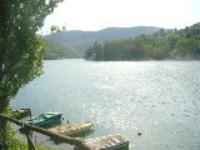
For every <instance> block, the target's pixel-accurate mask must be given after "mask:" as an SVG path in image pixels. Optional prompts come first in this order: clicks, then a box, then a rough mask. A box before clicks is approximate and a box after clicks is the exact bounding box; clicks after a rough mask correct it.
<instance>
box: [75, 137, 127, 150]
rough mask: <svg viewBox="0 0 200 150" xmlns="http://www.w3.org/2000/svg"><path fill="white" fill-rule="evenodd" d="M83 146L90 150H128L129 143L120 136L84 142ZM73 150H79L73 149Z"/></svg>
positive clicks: (77, 149)
mask: <svg viewBox="0 0 200 150" xmlns="http://www.w3.org/2000/svg"><path fill="white" fill-rule="evenodd" d="M84 144H85V145H87V146H88V147H89V148H90V149H92V150H128V149H129V141H128V140H127V139H125V138H124V137H123V136H121V135H109V136H104V137H100V138H95V139H89V140H85V141H84ZM75 150H81V149H80V148H79V147H77V146H76V147H75Z"/></svg>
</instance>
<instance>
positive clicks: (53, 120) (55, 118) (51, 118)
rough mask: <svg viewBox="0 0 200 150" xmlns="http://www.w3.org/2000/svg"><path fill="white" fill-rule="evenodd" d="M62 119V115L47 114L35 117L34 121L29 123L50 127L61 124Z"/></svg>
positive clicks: (57, 113) (55, 113) (56, 113)
mask: <svg viewBox="0 0 200 150" xmlns="http://www.w3.org/2000/svg"><path fill="white" fill-rule="evenodd" d="M61 119H62V113H60V112H47V113H44V114H40V115H39V116H37V117H33V118H32V119H30V120H28V123H29V124H31V125H35V126H39V127H50V126H53V125H56V124H58V123H60V122H61Z"/></svg>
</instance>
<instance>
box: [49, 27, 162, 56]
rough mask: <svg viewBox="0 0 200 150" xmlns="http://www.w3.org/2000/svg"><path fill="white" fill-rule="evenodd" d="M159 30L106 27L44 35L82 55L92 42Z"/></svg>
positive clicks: (131, 36) (130, 36) (153, 28)
mask: <svg viewBox="0 0 200 150" xmlns="http://www.w3.org/2000/svg"><path fill="white" fill-rule="evenodd" d="M158 30H160V28H157V27H145V26H138V27H131V28H106V29H104V30H100V31H78V30H77V31H76V30H74V31H65V32H58V33H52V34H50V35H47V36H45V38H46V39H47V40H51V41H54V42H56V43H62V44H63V45H67V47H68V48H69V49H73V50H74V51H76V52H78V53H79V54H80V55H83V54H84V53H85V51H86V50H87V49H88V48H89V47H90V46H91V45H93V44H94V42H96V41H98V42H104V41H106V40H115V39H133V38H135V37H137V36H139V35H142V34H147V35H149V34H153V33H155V32H157V31H158Z"/></svg>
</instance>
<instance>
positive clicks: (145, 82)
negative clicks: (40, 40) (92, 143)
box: [12, 59, 200, 150]
mask: <svg viewBox="0 0 200 150" xmlns="http://www.w3.org/2000/svg"><path fill="white" fill-rule="evenodd" d="M12 106H13V107H14V108H21V107H31V109H32V112H33V114H34V115H37V114H40V113H42V112H46V111H54V110H55V111H61V112H63V115H64V118H65V120H64V122H66V121H67V120H70V121H71V122H75V121H80V120H91V121H94V122H95V132H94V133H93V134H91V135H89V136H88V137H87V138H92V137H98V136H104V135H109V134H116V133H119V134H122V135H123V136H125V137H126V138H128V139H129V140H130V150H199V149H200V62H199V61H122V62H120V61H110V62H93V61H85V60H82V59H71V60H54V61H45V63H44V74H43V75H42V76H41V77H39V78H37V79H35V80H34V81H32V82H30V83H29V84H28V85H26V86H25V87H24V88H22V89H21V90H20V91H19V93H18V95H17V97H16V98H15V100H13V101H12ZM138 132H141V133H142V135H141V136H138V135H137V134H138ZM47 145H48V144H47ZM63 147H64V146H63V145H61V146H57V149H64V148H63Z"/></svg>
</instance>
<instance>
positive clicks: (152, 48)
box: [85, 24, 200, 60]
mask: <svg viewBox="0 0 200 150" xmlns="http://www.w3.org/2000/svg"><path fill="white" fill-rule="evenodd" d="M98 45H100V46H98ZM85 58H86V59H92V60H142V59H158V60H160V59H199V58H200V24H195V25H193V26H191V27H187V28H185V29H184V30H180V31H177V30H174V31H172V30H171V31H165V30H164V29H160V30H159V31H158V32H156V33H154V34H153V35H141V36H139V37H137V38H135V39H126V40H111V41H106V42H104V43H102V44H94V45H93V46H91V47H89V49H88V50H87V51H86V53H85Z"/></svg>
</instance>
